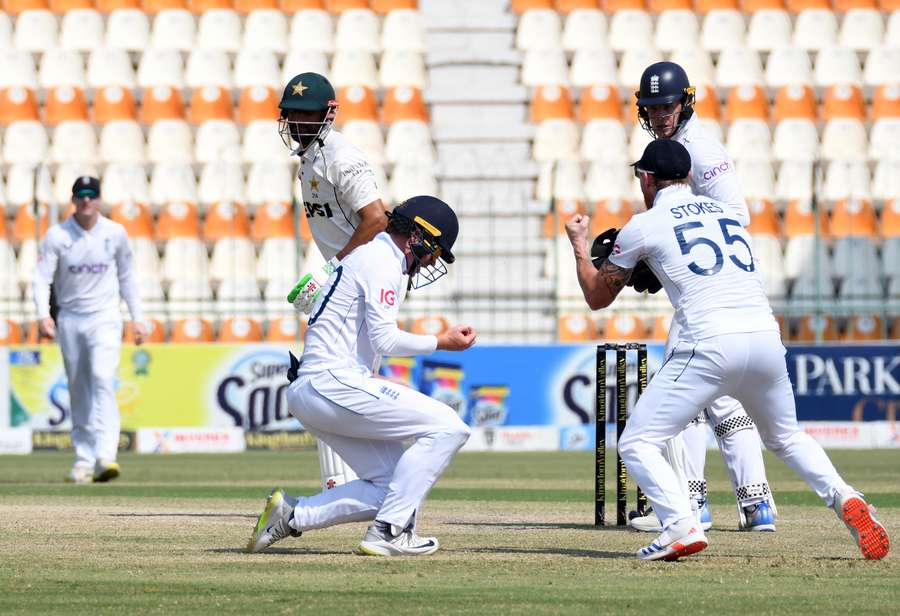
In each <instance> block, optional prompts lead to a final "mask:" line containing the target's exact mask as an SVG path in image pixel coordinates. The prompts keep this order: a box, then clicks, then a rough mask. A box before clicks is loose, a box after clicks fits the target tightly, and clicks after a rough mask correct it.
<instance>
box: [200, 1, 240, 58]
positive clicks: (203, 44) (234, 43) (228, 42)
mask: <svg viewBox="0 0 900 616" xmlns="http://www.w3.org/2000/svg"><path fill="white" fill-rule="evenodd" d="M241 40H242V39H241V17H240V15H238V14H237V11H233V10H231V9H210V10H208V11H205V12H204V13H203V14H202V15H201V16H200V23H199V25H198V28H197V47H199V48H201V49H220V50H222V51H229V52H236V51H238V50H239V49H240V48H241Z"/></svg>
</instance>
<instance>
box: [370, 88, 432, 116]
mask: <svg viewBox="0 0 900 616" xmlns="http://www.w3.org/2000/svg"><path fill="white" fill-rule="evenodd" d="M381 117H382V120H383V121H384V122H386V123H388V124H393V123H394V122H399V121H402V120H418V121H420V122H428V108H427V107H426V106H425V101H424V100H423V99H422V91H421V90H419V89H418V88H410V87H407V86H399V87H396V88H389V89H388V91H387V92H386V93H385V95H384V104H383V105H382V108H381Z"/></svg>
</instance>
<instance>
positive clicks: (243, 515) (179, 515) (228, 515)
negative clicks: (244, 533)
mask: <svg viewBox="0 0 900 616" xmlns="http://www.w3.org/2000/svg"><path fill="white" fill-rule="evenodd" d="M106 515H108V516H109V517H111V518H248V519H255V518H256V517H258V516H257V514H255V513H207V512H203V513H191V512H184V513H108V514H106Z"/></svg>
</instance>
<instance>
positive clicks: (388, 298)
mask: <svg viewBox="0 0 900 616" xmlns="http://www.w3.org/2000/svg"><path fill="white" fill-rule="evenodd" d="M378 301H379V302H381V303H382V304H386V305H388V306H393V305H394V304H395V303H396V302H397V293H396V292H395V291H394V290H393V289H387V290H385V289H382V290H381V297H379V298H378Z"/></svg>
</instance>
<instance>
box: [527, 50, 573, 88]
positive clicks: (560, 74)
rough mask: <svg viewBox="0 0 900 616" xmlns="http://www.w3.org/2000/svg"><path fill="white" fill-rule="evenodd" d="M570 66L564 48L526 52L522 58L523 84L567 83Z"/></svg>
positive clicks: (546, 84)
mask: <svg viewBox="0 0 900 616" xmlns="http://www.w3.org/2000/svg"><path fill="white" fill-rule="evenodd" d="M568 81H569V67H568V65H567V64H566V56H565V54H564V53H563V50H562V49H541V50H529V51H526V52H525V55H524V57H523V59H522V84H523V85H526V86H550V85H567V84H568Z"/></svg>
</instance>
